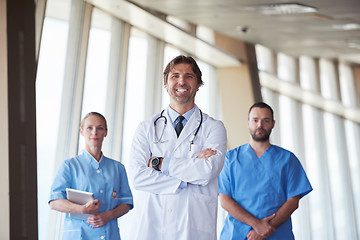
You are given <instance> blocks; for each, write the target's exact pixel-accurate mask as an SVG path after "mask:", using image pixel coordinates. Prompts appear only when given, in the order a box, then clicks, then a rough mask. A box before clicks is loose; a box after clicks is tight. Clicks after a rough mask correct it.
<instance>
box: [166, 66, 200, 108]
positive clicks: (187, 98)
mask: <svg viewBox="0 0 360 240" xmlns="http://www.w3.org/2000/svg"><path fill="white" fill-rule="evenodd" d="M199 87H200V85H199V83H198V80H197V77H196V75H195V73H194V71H193V70H192V67H191V65H190V64H187V63H179V64H176V65H174V67H173V68H172V69H171V70H170V72H169V75H168V77H167V81H166V83H165V88H166V91H167V92H168V93H169V95H170V106H171V107H172V108H173V109H176V106H179V105H181V106H186V107H187V108H190V109H191V108H192V107H193V106H194V104H195V95H196V92H197V91H198V90H199ZM190 109H189V110H190Z"/></svg>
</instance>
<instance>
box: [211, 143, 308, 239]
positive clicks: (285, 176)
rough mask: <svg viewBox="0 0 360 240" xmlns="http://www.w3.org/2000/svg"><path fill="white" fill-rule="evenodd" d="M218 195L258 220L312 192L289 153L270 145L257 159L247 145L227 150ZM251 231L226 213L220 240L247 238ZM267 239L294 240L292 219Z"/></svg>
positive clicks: (301, 170)
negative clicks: (227, 198) (290, 201)
mask: <svg viewBox="0 0 360 240" xmlns="http://www.w3.org/2000/svg"><path fill="white" fill-rule="evenodd" d="M218 179H219V193H222V194H225V195H228V196H230V197H232V198H233V199H234V200H235V201H236V202H237V203H238V204H240V205H241V206H242V207H243V208H244V209H245V210H246V211H248V212H249V213H251V214H252V215H253V216H255V217H257V218H258V219H262V218H265V217H268V216H271V215H272V214H273V213H275V212H276V211H277V210H278V209H279V208H280V207H281V206H282V205H283V204H284V203H285V202H286V201H287V200H288V199H289V198H292V197H295V196H297V195H300V198H302V197H303V196H305V195H306V194H308V193H309V192H311V191H312V187H311V184H310V182H309V180H308V178H307V176H306V173H305V171H304V169H303V167H302V165H301V163H300V161H299V160H298V159H297V157H296V156H295V155H294V154H293V153H292V152H290V151H288V150H285V149H283V148H281V147H279V146H275V145H271V146H270V147H269V148H268V149H267V150H266V151H265V152H264V154H263V155H262V156H261V158H260V159H259V158H258V157H257V156H256V153H255V152H254V150H253V149H252V147H251V146H250V144H245V145H242V146H240V147H238V148H235V149H233V150H230V151H228V152H227V154H226V158H225V164H224V168H223V170H222V171H221V173H220V175H219V177H218ZM251 229H252V228H251V227H250V226H249V225H246V224H244V223H242V222H240V221H238V220H236V219H235V218H233V217H232V216H231V215H230V214H228V216H227V218H226V220H225V224H224V227H223V230H222V232H221V235H220V239H222V240H230V239H237V240H239V239H240V240H242V239H246V235H247V234H248V233H249V231H250V230H251ZM268 239H276V240H279V239H284V240H285V239H286V240H289V239H294V235H293V233H292V224H291V218H290V219H289V220H288V221H286V222H285V223H284V224H283V225H281V226H280V227H279V228H277V230H276V232H275V233H274V234H273V235H272V236H271V237H270V238H268Z"/></svg>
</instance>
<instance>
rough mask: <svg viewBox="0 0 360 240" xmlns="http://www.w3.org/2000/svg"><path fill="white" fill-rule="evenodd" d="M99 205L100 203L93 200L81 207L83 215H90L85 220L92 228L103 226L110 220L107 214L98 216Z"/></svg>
mask: <svg viewBox="0 0 360 240" xmlns="http://www.w3.org/2000/svg"><path fill="white" fill-rule="evenodd" d="M100 205H101V203H100V201H99V200H98V199H95V200H93V201H91V202H88V203H87V204H85V205H84V206H83V213H87V214H91V216H89V217H88V219H87V223H89V224H91V225H93V226H92V228H98V227H101V226H104V225H105V224H106V223H107V222H108V221H109V220H110V217H109V214H108V213H107V212H103V213H100V214H99V208H100Z"/></svg>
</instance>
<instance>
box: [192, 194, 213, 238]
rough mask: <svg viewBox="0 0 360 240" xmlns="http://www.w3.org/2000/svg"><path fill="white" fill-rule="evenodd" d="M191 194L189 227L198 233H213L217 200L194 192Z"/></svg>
mask: <svg viewBox="0 0 360 240" xmlns="http://www.w3.org/2000/svg"><path fill="white" fill-rule="evenodd" d="M192 194H193V196H194V198H193V201H194V202H193V203H192V204H191V205H190V209H191V211H190V212H191V218H190V219H191V223H190V224H191V226H193V227H194V228H195V229H198V230H200V231H204V232H213V231H214V226H215V222H216V214H217V198H212V197H210V196H207V195H204V194H200V193H195V192H193V193H192Z"/></svg>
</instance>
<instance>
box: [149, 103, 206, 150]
mask: <svg viewBox="0 0 360 240" xmlns="http://www.w3.org/2000/svg"><path fill="white" fill-rule="evenodd" d="M164 111H165V109H164V110H162V111H161V113H160V116H159V117H158V118H156V119H155V121H154V128H155V141H154V142H153V143H155V144H158V143H164V142H165V141H161V139H162V137H163V135H164V131H165V127H166V124H167V119H166V117H165V116H164V115H163V114H164ZM199 111H200V123H199V126H198V127H197V129H196V131H195V133H194V134H193V135H192V136H191V137H190V139H189V142H190V149H191V145H192V144H194V139H195V137H196V135H197V134H198V132H199V129H200V127H201V124H202V122H203V114H202V111H201V110H200V109H199ZM161 118H164V126H163V129H162V131H161V135H160V137H159V138H158V137H157V134H156V122H157V121H159V120H160V119H161ZM156 139H157V140H156Z"/></svg>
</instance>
